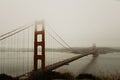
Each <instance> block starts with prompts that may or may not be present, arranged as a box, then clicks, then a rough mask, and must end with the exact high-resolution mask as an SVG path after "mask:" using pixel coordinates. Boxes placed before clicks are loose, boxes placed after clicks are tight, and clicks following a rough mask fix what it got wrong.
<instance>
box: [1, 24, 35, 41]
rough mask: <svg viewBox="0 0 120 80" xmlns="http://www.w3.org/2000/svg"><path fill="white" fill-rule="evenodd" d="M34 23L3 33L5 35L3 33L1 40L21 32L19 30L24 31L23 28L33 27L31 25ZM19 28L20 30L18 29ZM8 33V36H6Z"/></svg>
mask: <svg viewBox="0 0 120 80" xmlns="http://www.w3.org/2000/svg"><path fill="white" fill-rule="evenodd" d="M33 25H34V24H31V25H29V26H27V27H24V28H23V29H20V28H19V29H20V30H19V29H15V31H10V32H8V33H6V34H3V35H1V36H0V38H1V37H2V38H1V39H0V41H1V40H4V39H6V38H8V37H10V36H13V35H15V34H17V33H19V32H21V31H23V30H25V29H27V28H29V27H31V26H33ZM17 30H18V31H17ZM6 35H7V36H6ZM4 36H5V37H4Z"/></svg>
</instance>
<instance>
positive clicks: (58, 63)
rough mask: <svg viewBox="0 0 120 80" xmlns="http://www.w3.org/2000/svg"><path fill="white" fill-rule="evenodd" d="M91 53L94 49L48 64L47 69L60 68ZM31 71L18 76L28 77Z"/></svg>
mask: <svg viewBox="0 0 120 80" xmlns="http://www.w3.org/2000/svg"><path fill="white" fill-rule="evenodd" d="M90 54H93V51H90V52H88V53H84V54H80V55H77V56H74V57H72V58H68V59H65V60H62V61H59V62H56V63H54V64H51V65H48V66H46V67H45V71H49V70H54V69H57V68H59V67H61V66H63V65H66V64H68V63H70V62H72V61H75V60H77V59H79V58H82V57H84V56H88V55H90ZM38 70H41V69H38ZM31 73H32V72H28V73H26V74H23V75H20V76H18V78H28V76H29V75H30V74H31Z"/></svg>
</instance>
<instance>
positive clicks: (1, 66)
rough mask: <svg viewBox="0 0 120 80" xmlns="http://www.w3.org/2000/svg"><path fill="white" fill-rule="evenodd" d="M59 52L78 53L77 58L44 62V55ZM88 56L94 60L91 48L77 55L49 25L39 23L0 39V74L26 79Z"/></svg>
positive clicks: (94, 48) (20, 28) (45, 59)
mask: <svg viewBox="0 0 120 80" xmlns="http://www.w3.org/2000/svg"><path fill="white" fill-rule="evenodd" d="M46 26H49V27H46ZM48 28H50V29H48ZM49 30H51V31H52V32H50V31H49ZM53 40H54V41H53ZM57 45H59V46H60V47H58V46H57ZM59 48H60V49H64V51H66V52H75V53H79V55H78V54H77V55H76V56H73V57H70V58H67V59H63V60H59V61H58V62H53V63H52V61H51V62H50V61H49V62H48V61H47V59H48V58H47V57H46V55H47V53H48V52H51V53H52V52H54V51H57V49H59ZM61 53H62V52H61ZM48 54H50V53H48ZM90 54H93V55H94V56H97V52H96V46H95V45H94V46H93V48H92V49H91V50H90V51H88V52H87V53H85V52H82V51H77V50H75V49H73V48H72V47H70V45H69V44H67V43H66V41H64V39H62V38H61V37H60V36H59V34H58V33H56V32H55V31H54V30H53V29H52V27H51V26H50V25H49V24H48V25H46V24H45V23H44V21H40V22H36V23H33V24H30V25H28V26H22V27H19V28H17V29H14V30H12V31H9V32H7V33H5V34H3V35H1V36H0V73H6V74H12V75H14V76H17V77H19V78H22V77H25V76H26V78H27V77H29V75H30V74H31V72H32V71H38V70H41V71H43V72H44V71H49V70H51V71H52V70H54V69H57V68H59V67H61V66H63V65H66V64H68V63H70V62H72V61H75V60H77V59H79V58H82V57H85V56H88V55H90ZM51 57H54V54H53V55H52V54H51ZM49 58H50V57H49ZM51 59H52V58H51ZM47 63H48V64H47ZM18 70H19V71H18Z"/></svg>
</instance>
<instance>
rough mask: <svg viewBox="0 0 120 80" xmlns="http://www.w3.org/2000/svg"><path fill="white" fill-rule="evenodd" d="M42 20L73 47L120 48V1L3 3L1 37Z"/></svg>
mask: <svg viewBox="0 0 120 80" xmlns="http://www.w3.org/2000/svg"><path fill="white" fill-rule="evenodd" d="M41 19H44V20H45V21H47V22H48V23H49V24H50V25H53V29H54V30H55V31H56V32H57V33H59V34H60V36H61V37H62V38H63V39H64V40H65V41H66V42H67V43H68V44H70V45H71V46H77V47H79V46H92V43H96V45H97V46H109V47H110V46H115V47H118V46H120V0H0V34H2V33H5V32H7V31H10V30H12V29H15V28H17V27H19V26H22V25H25V24H28V23H31V22H34V21H36V20H41Z"/></svg>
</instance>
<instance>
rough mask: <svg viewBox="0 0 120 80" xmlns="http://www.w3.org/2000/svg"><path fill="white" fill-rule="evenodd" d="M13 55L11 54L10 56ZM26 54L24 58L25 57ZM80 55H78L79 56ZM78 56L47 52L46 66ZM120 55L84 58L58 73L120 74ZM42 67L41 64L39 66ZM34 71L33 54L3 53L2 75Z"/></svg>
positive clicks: (64, 67) (112, 54)
mask: <svg viewBox="0 0 120 80" xmlns="http://www.w3.org/2000/svg"><path fill="white" fill-rule="evenodd" d="M10 53H11V54H10ZM23 54H24V56H23ZM77 55H78V54H77ZM73 56H76V54H72V53H65V52H47V53H46V65H49V64H52V63H55V62H58V61H61V60H64V59H67V58H70V57H73ZM119 61H120V53H116V52H115V53H108V54H103V55H99V56H98V57H95V58H94V57H92V55H89V56H86V57H83V58H81V59H78V60H76V61H73V62H71V63H69V64H68V65H64V66H62V67H60V68H58V69H56V71H59V72H70V73H72V74H73V75H75V76H77V75H78V74H79V73H93V74H103V73H104V74H111V73H118V72H120V63H119ZM39 67H40V64H39ZM31 70H33V53H31V52H29V53H28V52H20V53H17V54H16V53H13V52H9V53H1V56H0V73H6V74H9V75H12V76H16V75H21V74H23V73H26V72H28V71H31Z"/></svg>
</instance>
